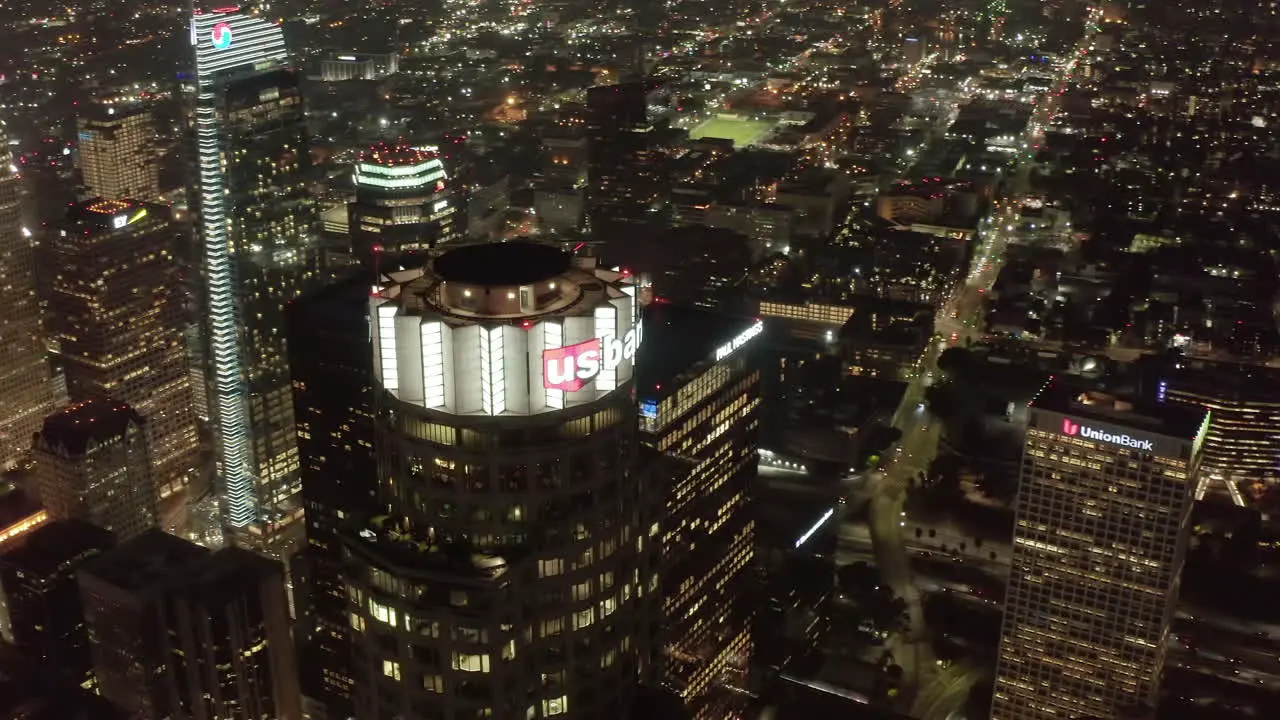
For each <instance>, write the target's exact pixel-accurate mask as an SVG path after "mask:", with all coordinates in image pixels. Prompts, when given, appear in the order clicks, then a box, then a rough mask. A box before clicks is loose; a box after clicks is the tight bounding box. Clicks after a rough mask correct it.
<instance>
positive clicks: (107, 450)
mask: <svg viewBox="0 0 1280 720" xmlns="http://www.w3.org/2000/svg"><path fill="white" fill-rule="evenodd" d="M144 423H145V421H144V420H143V418H142V416H140V415H138V413H137V412H136V411H134V410H133V408H131V407H129V406H128V405H126V404H124V403H121V402H118V401H115V400H86V401H84V402H81V403H77V404H75V405H71V406H68V407H66V408H63V409H62V410H59V411H58V412H56V413H54V414H52V415H50V416H49V417H47V418H45V421H44V426H43V428H42V429H41V430H40V434H39V435H38V436H37V437H36V442H35V460H36V482H37V484H38V485H39V487H40V501H41V502H42V503H43V504H44V507H45V509H46V510H48V511H49V517H50V518H51V519H53V520H71V519H78V520H87V521H89V522H91V523H93V524H94V525H97V526H98V527H101V528H105V529H107V530H110V531H111V532H113V533H115V534H116V537H117V538H119V539H121V540H124V539H127V538H131V537H133V536H134V535H137V534H139V533H141V532H143V531H145V530H149V529H151V528H154V527H156V525H157V522H158V519H159V513H158V510H157V507H156V500H157V495H156V485H155V482H154V480H152V477H151V452H150V447H149V441H148V434H147V428H146V426H145V424H144Z"/></svg>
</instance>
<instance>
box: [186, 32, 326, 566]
mask: <svg viewBox="0 0 1280 720" xmlns="http://www.w3.org/2000/svg"><path fill="white" fill-rule="evenodd" d="M191 32H192V41H193V42H194V44H195V53H196V84H197V98H196V108H195V111H196V112H195V115H196V140H197V155H196V162H197V164H198V170H199V176H200V182H199V201H198V203H197V205H196V207H197V209H198V210H199V214H200V232H201V243H202V247H203V252H204V258H203V275H204V288H203V291H204V297H203V302H204V306H205V309H206V313H205V317H206V318H207V320H206V322H207V323H208V327H207V331H206V335H207V340H208V349H207V352H206V359H207V361H208V363H209V365H210V368H209V376H210V378H211V380H210V383H209V386H210V390H211V393H212V395H213V398H214V399H213V401H212V402H211V403H210V404H211V410H212V412H213V415H214V419H215V423H214V425H215V432H216V440H217V446H218V475H219V481H220V486H219V492H220V495H221V502H222V515H223V518H222V519H223V523H224V525H225V526H226V528H227V530H228V532H229V533H230V535H231V537H232V539H233V540H234V541H235V542H238V543H242V544H244V545H246V546H249V547H254V548H257V549H259V550H261V551H264V552H268V553H271V554H274V555H277V556H287V555H288V554H289V553H290V551H291V549H292V543H293V541H295V540H297V539H299V538H300V536H301V525H302V523H301V522H299V520H300V519H301V516H302V508H301V505H300V502H299V491H300V485H301V484H300V482H299V480H298V448H297V438H296V428H295V424H294V415H293V398H292V395H291V390H290V381H289V367H288V357H287V351H286V348H285V339H284V307H285V305H286V304H287V303H288V302H289V301H290V300H292V299H293V298H295V297H297V296H298V295H299V294H301V292H302V291H303V290H304V288H305V287H306V286H307V284H308V283H309V282H311V281H312V280H315V279H316V276H317V274H318V269H317V255H316V251H315V249H314V247H313V241H314V237H315V234H316V222H317V218H316V215H315V208H314V203H313V201H312V199H311V197H310V194H309V188H308V184H309V182H310V181H311V179H312V178H311V175H312V173H311V157H310V152H309V149H308V137H309V136H308V131H307V123H306V113H305V112H304V110H303V104H302V93H301V90H300V88H299V80H300V75H299V73H298V72H296V71H295V70H293V69H291V68H288V67H286V66H285V65H284V61H285V59H286V52H285V48H284V35H283V32H282V31H281V29H280V27H279V26H278V25H275V24H273V23H271V22H268V21H267V20H265V19H262V18H261V17H258V16H256V15H253V14H249V13H244V12H240V11H238V10H234V9H222V10H214V11H210V12H197V13H196V15H195V16H194V18H193V20H192V24H191Z"/></svg>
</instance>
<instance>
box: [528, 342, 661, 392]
mask: <svg viewBox="0 0 1280 720" xmlns="http://www.w3.org/2000/svg"><path fill="white" fill-rule="evenodd" d="M639 344H640V334H639V333H638V332H637V331H636V328H632V329H630V330H628V331H627V333H626V334H625V335H623V336H622V337H621V338H618V337H615V336H613V335H610V336H607V337H603V338H595V339H592V340H588V341H586V342H580V343H578V344H577V345H569V346H568V347H562V348H552V349H551V350H543V351H542V386H543V387H545V388H547V389H548V390H564V391H565V392H577V391H579V390H581V389H582V388H584V387H586V385H587V383H589V382H591V381H592V380H594V379H595V378H596V376H597V375H599V374H600V371H601V370H614V369H616V368H617V367H618V366H619V365H621V364H622V363H623V362H625V361H627V360H630V359H631V358H633V357H635V356H636V346H638V345H639Z"/></svg>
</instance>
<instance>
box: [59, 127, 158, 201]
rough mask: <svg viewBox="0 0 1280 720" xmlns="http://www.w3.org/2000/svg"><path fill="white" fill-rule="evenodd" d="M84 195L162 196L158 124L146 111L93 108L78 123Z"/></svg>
mask: <svg viewBox="0 0 1280 720" xmlns="http://www.w3.org/2000/svg"><path fill="white" fill-rule="evenodd" d="M76 127H77V129H78V131H79V140H80V142H79V166H80V174H81V175H82V176H83V179H84V187H85V191H86V192H87V193H88V194H89V195H90V196H91V197H92V196H98V197H104V198H107V199H108V200H124V199H130V200H145V201H154V200H155V199H156V198H157V197H159V195H160V165H159V163H158V162H157V161H156V156H155V133H156V131H155V125H154V120H153V119H152V117H151V111H150V110H149V109H148V108H145V107H140V106H139V107H125V106H122V107H116V106H101V105H91V106H89V107H88V109H87V112H86V113H85V114H84V115H82V116H81V117H79V118H77V119H76Z"/></svg>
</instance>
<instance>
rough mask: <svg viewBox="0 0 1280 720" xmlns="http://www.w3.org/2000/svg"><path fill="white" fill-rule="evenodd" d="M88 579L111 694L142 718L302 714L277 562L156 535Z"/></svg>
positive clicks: (110, 557)
mask: <svg viewBox="0 0 1280 720" xmlns="http://www.w3.org/2000/svg"><path fill="white" fill-rule="evenodd" d="M79 585H80V596H81V606H82V608H83V610H84V617H85V623H86V625H87V626H88V629H89V641H90V645H91V647H92V651H93V661H94V673H95V675H96V676H97V679H98V685H99V688H100V691H101V693H102V695H103V697H106V698H107V699H108V700H110V701H111V702H113V703H114V704H116V705H117V706H119V707H120V708H122V709H124V710H125V711H127V712H129V713H130V716H131V717H135V718H163V717H185V718H230V717H235V718H278V719H279V720H301V717H302V710H301V696H300V695H299V692H298V677H297V668H296V667H295V665H294V655H293V647H292V643H291V640H290V637H289V608H288V604H287V601H286V599H285V590H284V568H283V567H282V566H281V565H280V564H279V563H278V562H276V561H274V560H270V559H267V558H264V557H260V556H258V555H255V554H254V553H251V552H248V551H246V550H241V549H239V548H225V549H223V550H219V551H217V552H210V551H209V550H207V549H205V548H202V547H200V546H199V545H195V544H193V543H189V542H187V541H186V540H183V539H181V538H178V537H176V536H173V535H168V534H166V533H162V532H160V531H158V530H156V531H152V532H149V533H146V534H144V535H140V536H138V537H136V538H134V539H133V540H130V541H129V542H126V543H124V544H123V545H121V546H119V547H117V548H116V549H115V550H112V551H111V552H108V553H105V554H103V555H101V556H99V557H97V558H94V559H93V560H91V561H89V562H87V563H85V565H84V566H83V567H82V568H81V570H80V573H79Z"/></svg>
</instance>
